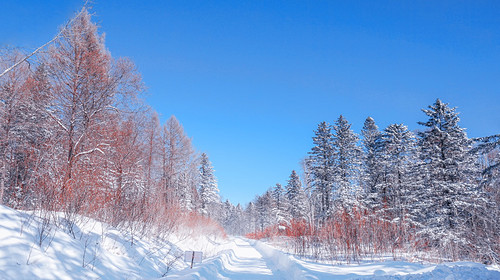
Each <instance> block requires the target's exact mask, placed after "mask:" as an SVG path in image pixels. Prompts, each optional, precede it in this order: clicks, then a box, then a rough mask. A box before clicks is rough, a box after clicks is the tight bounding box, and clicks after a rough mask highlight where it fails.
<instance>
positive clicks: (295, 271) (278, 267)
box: [247, 240, 315, 280]
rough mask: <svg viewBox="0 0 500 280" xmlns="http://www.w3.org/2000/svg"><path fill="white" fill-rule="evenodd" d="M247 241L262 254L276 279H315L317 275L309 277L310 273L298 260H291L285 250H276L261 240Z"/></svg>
mask: <svg viewBox="0 0 500 280" xmlns="http://www.w3.org/2000/svg"><path fill="white" fill-rule="evenodd" d="M247 242H248V243H249V244H251V245H252V247H254V248H255V249H256V250H257V251H258V252H259V253H260V254H261V255H262V257H263V258H264V261H265V262H266V263H267V267H269V269H271V271H272V272H273V275H274V277H275V279H286V280H304V279H315V277H313V278H311V277H307V276H309V275H306V273H305V272H304V270H302V269H301V268H300V266H299V265H298V264H297V263H296V262H294V261H293V260H291V259H290V258H289V257H288V256H287V255H286V254H284V253H283V252H281V251H279V250H276V249H274V248H272V247H270V246H269V245H267V244H265V243H263V242H261V241H257V240H248V241H247Z"/></svg>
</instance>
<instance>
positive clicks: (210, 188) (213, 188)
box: [199, 153, 220, 217]
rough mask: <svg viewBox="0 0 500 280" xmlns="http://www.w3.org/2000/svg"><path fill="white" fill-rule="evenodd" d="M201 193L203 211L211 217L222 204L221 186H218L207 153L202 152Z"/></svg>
mask: <svg viewBox="0 0 500 280" xmlns="http://www.w3.org/2000/svg"><path fill="white" fill-rule="evenodd" d="M199 194H200V200H201V209H200V211H201V213H202V214H203V215H207V216H209V217H210V216H213V215H214V214H216V213H214V212H215V211H217V209H218V206H219V204H220V196H219V188H218V187H217V179H216V178H215V175H214V169H213V167H212V163H211V162H210V160H209V159H208V156H207V154H205V153H202V154H201V166H200V187H199Z"/></svg>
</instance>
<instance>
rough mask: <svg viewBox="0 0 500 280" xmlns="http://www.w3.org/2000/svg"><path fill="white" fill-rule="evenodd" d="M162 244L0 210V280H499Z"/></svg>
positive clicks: (249, 244)
mask: <svg viewBox="0 0 500 280" xmlns="http://www.w3.org/2000/svg"><path fill="white" fill-rule="evenodd" d="M54 217H58V218H54ZM57 219H59V222H60V219H62V218H61V216H60V215H59V216H58V215H53V220H57ZM61 224H62V223H61ZM40 237H42V240H41V239H40ZM168 239H169V240H168V241H167V240H162V239H159V238H142V239H135V240H134V241H133V244H132V242H131V241H132V238H131V236H130V235H128V234H124V233H122V232H119V231H118V230H116V229H114V228H112V227H110V226H108V225H105V224H102V223H100V222H97V221H94V220H92V219H80V222H79V223H78V224H77V225H76V226H75V230H74V236H73V234H71V233H69V232H68V230H63V229H62V228H61V226H59V227H56V226H54V225H53V224H44V223H43V219H40V218H39V217H35V216H34V215H30V214H29V213H24V212H19V211H15V210H12V209H10V208H7V207H4V206H0V279H158V278H163V279H257V280H258V279H290V280H293V279H447V280H451V279H474V280H479V279H492V280H493V279H495V280H498V279H500V269H499V268H498V267H486V266H484V265H482V264H477V263H469V262H460V263H447V264H440V265H432V264H416V263H409V262H395V261H387V262H375V263H362V264H351V265H329V264H320V263H316V262H312V261H306V260H301V259H298V258H295V257H293V256H291V255H289V254H286V253H283V252H282V251H280V250H277V249H275V248H273V247H271V246H269V245H267V244H266V243H263V242H260V241H255V240H248V239H244V238H239V237H229V238H227V239H221V238H217V237H214V236H211V237H207V236H199V237H198V238H193V237H192V236H191V235H188V234H181V233H177V234H173V235H171V236H169V238H168ZM40 240H41V241H42V242H41V245H39V244H40ZM183 250H196V251H203V253H204V257H205V259H204V260H203V262H202V263H201V264H195V266H194V267H193V268H192V269H191V268H189V266H188V264H186V263H184V262H183V260H182V259H181V258H180V256H182V255H183V254H182V253H183Z"/></svg>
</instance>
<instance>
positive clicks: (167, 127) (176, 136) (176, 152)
mask: <svg viewBox="0 0 500 280" xmlns="http://www.w3.org/2000/svg"><path fill="white" fill-rule="evenodd" d="M161 142H162V144H161V150H160V156H161V169H162V172H161V186H162V187H161V190H160V192H161V197H163V198H164V200H165V203H166V204H167V205H173V204H178V202H179V197H178V196H177V195H178V194H179V190H178V189H179V188H180V187H182V188H183V189H185V188H186V186H185V185H183V184H185V183H186V181H185V180H186V179H187V178H184V179H185V180H184V182H182V179H181V176H182V174H186V173H187V172H189V168H194V165H193V164H192V162H193V161H195V160H196V158H195V153H194V150H193V146H192V145H191V139H189V138H188V137H187V135H186V134H185V133H184V128H183V127H182V125H181V124H180V123H179V121H178V120H177V118H175V116H171V117H170V118H169V119H168V120H167V122H166V123H165V124H164V126H163V133H162V139H161Z"/></svg>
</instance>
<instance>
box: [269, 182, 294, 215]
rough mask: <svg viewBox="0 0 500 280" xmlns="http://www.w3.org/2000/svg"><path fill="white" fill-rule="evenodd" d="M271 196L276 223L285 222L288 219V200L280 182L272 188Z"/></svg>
mask: <svg viewBox="0 0 500 280" xmlns="http://www.w3.org/2000/svg"><path fill="white" fill-rule="evenodd" d="M272 196H273V200H274V209H273V212H274V216H275V217H276V223H277V224H286V223H288V222H289V221H290V213H289V208H290V202H289V200H288V197H287V195H286V192H285V190H284V189H283V187H282V186H281V184H280V183H277V184H276V185H275V186H274V188H273V190H272Z"/></svg>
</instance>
